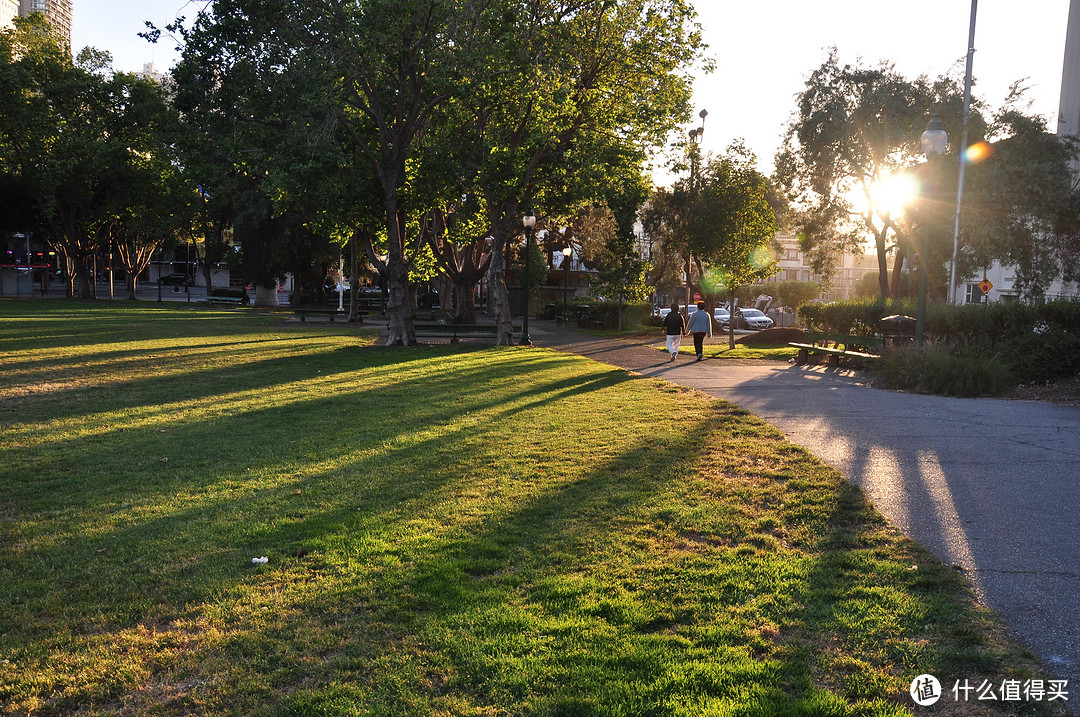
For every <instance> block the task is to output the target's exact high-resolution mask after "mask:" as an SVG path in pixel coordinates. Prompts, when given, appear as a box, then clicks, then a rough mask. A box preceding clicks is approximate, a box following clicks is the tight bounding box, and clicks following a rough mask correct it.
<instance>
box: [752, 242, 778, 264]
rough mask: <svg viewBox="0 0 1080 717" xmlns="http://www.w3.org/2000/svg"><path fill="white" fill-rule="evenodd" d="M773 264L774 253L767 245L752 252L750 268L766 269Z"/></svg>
mask: <svg viewBox="0 0 1080 717" xmlns="http://www.w3.org/2000/svg"><path fill="white" fill-rule="evenodd" d="M772 262H773V253H772V251H771V250H770V249H769V247H768V246H766V245H765V244H762V245H761V246H759V247H758V248H757V249H754V250H753V251H752V252H750V266H752V267H753V268H755V269H764V268H765V267H767V266H768V265H769V264H771V263H772Z"/></svg>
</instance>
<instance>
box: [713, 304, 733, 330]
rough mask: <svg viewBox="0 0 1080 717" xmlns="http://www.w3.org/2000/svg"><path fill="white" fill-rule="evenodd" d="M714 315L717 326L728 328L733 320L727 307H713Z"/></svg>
mask: <svg viewBox="0 0 1080 717" xmlns="http://www.w3.org/2000/svg"><path fill="white" fill-rule="evenodd" d="M712 317H713V321H714V322H715V323H716V325H717V326H719V327H720V328H721V329H724V330H727V327H728V324H729V323H730V322H731V314H729V313H728V310H727V309H721V308H720V307H717V308H715V309H713V313H712Z"/></svg>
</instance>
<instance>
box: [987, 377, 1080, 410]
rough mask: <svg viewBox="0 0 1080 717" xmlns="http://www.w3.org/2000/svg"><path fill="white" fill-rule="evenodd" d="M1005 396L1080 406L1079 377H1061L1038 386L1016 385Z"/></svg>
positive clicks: (1022, 399)
mask: <svg viewBox="0 0 1080 717" xmlns="http://www.w3.org/2000/svg"><path fill="white" fill-rule="evenodd" d="M1005 398H1012V399H1015V400H1017V401H1046V402H1048V403H1062V404H1065V405H1068V406H1080V379H1077V378H1063V379H1061V380H1060V381H1055V382H1054V383H1045V384H1042V385H1040V386H1018V387H1017V388H1016V389H1014V390H1013V391H1012V393H1010V394H1009V395H1008V396H1006V397H1005Z"/></svg>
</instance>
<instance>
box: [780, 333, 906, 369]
mask: <svg viewBox="0 0 1080 717" xmlns="http://www.w3.org/2000/svg"><path fill="white" fill-rule="evenodd" d="M805 338H806V341H805V342H791V343H789V344H788V346H792V347H794V348H797V349H799V358H798V359H796V362H797V363H800V364H804V363H806V362H807V360H808V359H809V357H810V354H812V353H824V354H829V365H830V366H835V365H836V364H837V363H838V362H839V360H840V357H841V356H850V357H854V358H858V359H862V360H864V361H872V360H874V359H878V358H881V352H882V351H883V350H884V348H885V342H884V341H883V340H882V339H881V338H878V337H876V336H851V335H848V334H833V333H827V332H824V331H807V332H806V334H805Z"/></svg>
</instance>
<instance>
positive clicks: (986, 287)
mask: <svg viewBox="0 0 1080 717" xmlns="http://www.w3.org/2000/svg"><path fill="white" fill-rule="evenodd" d="M979 288H980V289H982V293H983V294H989V293H990V290H991V289H993V288H994V285H993V284H991V283H990V280H989V279H987V278H986V277H985V276H984V277H983V280H982V281H980V282H979Z"/></svg>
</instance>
